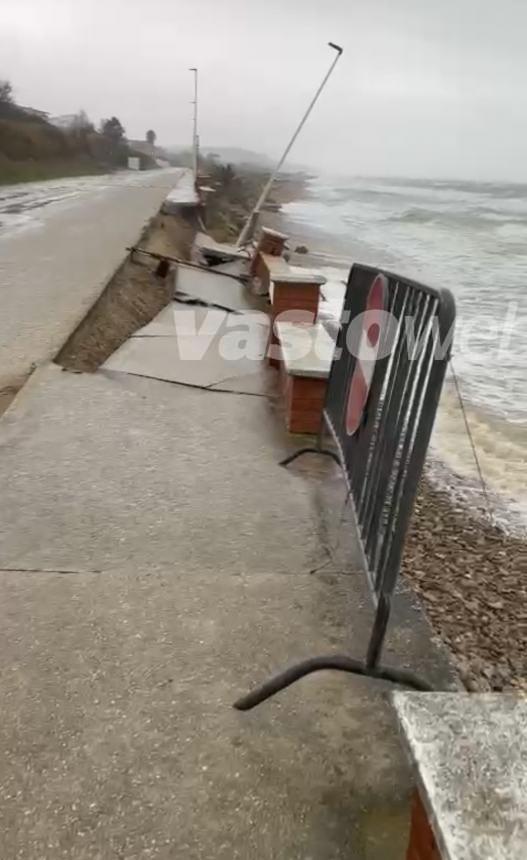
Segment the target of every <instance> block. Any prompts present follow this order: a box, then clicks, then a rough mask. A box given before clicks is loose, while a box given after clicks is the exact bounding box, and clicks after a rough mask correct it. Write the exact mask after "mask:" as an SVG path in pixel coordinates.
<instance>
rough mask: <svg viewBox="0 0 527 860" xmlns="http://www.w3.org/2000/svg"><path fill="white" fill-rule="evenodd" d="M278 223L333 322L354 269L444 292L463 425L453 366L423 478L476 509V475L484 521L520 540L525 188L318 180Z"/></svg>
mask: <svg viewBox="0 0 527 860" xmlns="http://www.w3.org/2000/svg"><path fill="white" fill-rule="evenodd" d="M282 220H283V223H284V224H285V227H286V231H287V232H290V233H291V235H292V236H293V237H295V239H296V240H298V239H301V240H302V241H303V242H304V243H305V244H306V246H308V248H309V250H310V252H312V257H314V259H315V260H316V264H317V267H319V268H322V269H323V270H324V273H325V275H326V277H327V279H328V281H327V284H326V285H325V286H324V287H323V290H324V301H325V312H326V313H327V314H329V315H331V316H334V317H335V318H339V317H340V311H341V307H342V301H343V296H344V291H345V283H346V281H347V277H348V273H349V269H350V265H351V264H352V262H363V263H368V264H370V265H373V266H378V267H380V268H384V269H389V270H390V271H392V272H395V273H397V274H399V275H406V276H409V277H412V278H414V279H417V280H419V281H421V282H423V283H427V284H429V285H430V286H434V287H447V288H448V289H450V290H451V292H452V293H453V294H454V296H455V299H456V305H457V322H456V333H455V337H454V347H453V359H452V364H453V367H454V371H455V374H456V376H457V378H458V381H459V389H460V393H461V401H462V403H463V406H464V412H465V415H463V410H462V407H461V403H460V397H459V395H458V391H457V388H456V386H455V384H454V379H453V375H452V369H451V368H450V369H449V372H448V375H447V379H446V383H445V386H444V392H443V396H442V400H441V404H440V408H439V412H438V416H437V419H436V426H435V428H434V434H433V438H432V443H431V454H430V457H429V461H430V463H432V466H430V468H431V469H432V472H433V474H434V475H435V476H436V479H437V480H440V481H441V482H443V483H444V482H446V483H447V484H448V485H449V487H450V488H451V489H452V491H453V492H454V493H455V495H457V497H459V496H461V498H462V500H463V499H464V500H465V501H468V502H469V503H471V504H473V505H474V507H475V508H477V509H478V510H483V509H484V508H486V502H485V501H484V496H485V492H484V490H483V487H482V481H481V476H482V477H483V484H484V486H485V490H486V493H487V495H488V497H489V499H490V505H491V507H492V516H493V517H494V518H495V519H497V520H499V521H500V522H501V524H502V525H504V526H505V527H507V528H508V529H510V530H511V531H514V532H518V531H519V532H521V533H522V534H526V533H527V185H525V184H512V183H498V182H468V181H446V180H434V181H430V180H417V179H381V178H375V179H372V178H367V179H366V178H349V177H341V176H331V177H330V176H319V177H317V178H315V179H312V180H311V181H310V183H309V187H308V192H307V194H306V196H305V198H303V199H299V200H295V201H293V202H290V203H287V204H285V205H283V207H282ZM467 425H468V430H467ZM469 434H470V435H469ZM470 437H472V442H471V438H470ZM476 459H477V461H478V462H477V463H476ZM480 473H481V475H480Z"/></svg>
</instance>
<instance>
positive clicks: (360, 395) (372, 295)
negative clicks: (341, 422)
mask: <svg viewBox="0 0 527 860" xmlns="http://www.w3.org/2000/svg"><path fill="white" fill-rule="evenodd" d="M387 294H388V281H387V279H386V278H385V276H384V275H381V274H379V275H377V276H376V277H375V278H374V281H373V283H372V285H371V288H370V292H369V293H368V299H367V302H366V308H365V310H364V313H363V314H362V331H361V336H360V341H359V348H358V353H357V361H356V363H355V369H354V371H353V376H352V377H351V382H350V387H349V393H348V403H347V407H346V433H347V434H348V436H353V434H354V433H356V432H357V430H358V428H359V427H360V423H361V420H362V416H363V413H364V407H365V406H366V402H367V400H368V394H369V391H370V385H371V381H372V378H373V373H374V371H375V362H376V360H377V354H378V352H379V345H380V340H381V331H382V323H383V317H384V311H385V307H386V297H387Z"/></svg>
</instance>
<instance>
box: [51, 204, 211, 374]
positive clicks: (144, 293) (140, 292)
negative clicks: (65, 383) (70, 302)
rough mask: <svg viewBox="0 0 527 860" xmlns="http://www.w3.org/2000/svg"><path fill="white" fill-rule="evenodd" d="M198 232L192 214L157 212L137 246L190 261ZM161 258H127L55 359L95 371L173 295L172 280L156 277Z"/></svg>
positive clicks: (69, 366) (67, 365)
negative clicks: (193, 243)
mask: <svg viewBox="0 0 527 860" xmlns="http://www.w3.org/2000/svg"><path fill="white" fill-rule="evenodd" d="M195 232H196V223H195V216H194V214H189V215H188V216H183V215H178V216H173V215H162V214H158V215H156V216H155V217H154V218H153V219H152V220H151V222H150V223H149V224H148V226H147V227H146V228H145V230H144V231H143V234H142V236H141V238H140V240H139V242H138V243H137V245H138V247H141V248H145V249H146V250H149V251H153V252H155V253H159V254H167V255H169V256H172V257H177V258H179V259H184V260H187V259H189V257H190V250H191V247H192V241H193V238H194V235H195ZM156 268H157V262H156V261H155V260H153V259H149V258H148V257H146V256H143V255H140V254H130V253H128V255H127V256H126V259H125V260H124V262H123V264H122V265H121V266H120V267H119V269H118V270H117V272H116V273H115V274H114V276H113V277H112V278H111V280H110V281H109V283H108V285H107V286H106V288H105V290H104V292H103V293H102V294H101V296H100V298H99V299H98V300H97V301H96V302H95V304H94V305H93V307H92V308H91V310H90V311H89V312H88V313H87V314H86V316H85V317H84V319H83V320H82V322H81V323H80V325H79V326H78V327H77V328H76V329H75V331H74V332H73V334H72V335H71V336H70V337H69V338H68V340H67V341H66V343H65V344H64V346H63V347H62V349H61V350H60V352H59V353H58V355H57V357H56V359H55V361H56V363H57V364H60V365H61V366H62V367H65V368H66V369H68V370H76V371H83V372H93V371H95V370H97V368H98V367H100V366H101V364H103V362H104V361H106V359H107V358H108V357H109V356H110V355H111V354H112V353H113V352H115V350H116V349H118V347H119V346H121V344H122V343H124V341H125V340H127V339H128V338H129V337H130V336H131V335H132V334H133V333H134V332H135V331H137V329H139V328H141V326H144V325H146V324H147V323H148V322H150V320H151V319H153V317H154V316H156V314H158V313H159V312H160V311H161V310H162V309H163V308H164V307H165V305H166V304H167V303H168V302H169V301H170V298H171V288H172V287H171V284H172V281H171V279H170V278H161V277H158V276H157V275H156V273H155V272H156Z"/></svg>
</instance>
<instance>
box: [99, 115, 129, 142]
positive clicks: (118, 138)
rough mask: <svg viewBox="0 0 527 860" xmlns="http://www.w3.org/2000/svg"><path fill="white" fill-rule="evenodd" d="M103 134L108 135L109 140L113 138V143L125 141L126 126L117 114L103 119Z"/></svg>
mask: <svg viewBox="0 0 527 860" xmlns="http://www.w3.org/2000/svg"><path fill="white" fill-rule="evenodd" d="M101 134H103V135H104V137H107V138H108V140H111V141H112V142H113V143H122V142H124V136H125V131H124V127H123V125H122V123H121V122H120V120H118V119H117V117H116V116H112V117H110V119H102V120H101Z"/></svg>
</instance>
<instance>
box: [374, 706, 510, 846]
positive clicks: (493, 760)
mask: <svg viewBox="0 0 527 860" xmlns="http://www.w3.org/2000/svg"><path fill="white" fill-rule="evenodd" d="M390 698H391V702H392V705H393V707H394V710H395V713H396V716H397V723H398V728H399V735H400V738H401V742H402V745H403V747H404V749H405V752H406V756H407V759H408V761H409V763H410V765H411V767H412V770H413V774H414V779H415V782H416V785H417V791H418V794H419V798H420V800H421V803H422V806H423V809H424V811H425V813H426V816H427V818H428V823H429V825H430V827H431V829H432V832H433V835H434V837H435V840H436V843H437V847H438V849H439V852H440V855H441V858H444V860H523V858H524V856H525V845H526V844H527V842H526V838H525V837H526V835H527V825H526V823H525V822H526V816H525V808H526V800H525V798H526V797H527V794H526V791H525V788H526V786H527V759H526V758H525V742H523V744H522V742H521V741H522V738H524V737H525V732H524V731H522V730H523V728H524V726H525V721H526V717H527V701H526V700H525V698H524V697H523V696H521V695H514V694H510V693H507V694H503V693H479V694H478V693H469V692H464V693H462V694H459V693H452V692H446V693H415V692H408V691H403V690H396V691H393V692H392V694H391V697H390Z"/></svg>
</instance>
